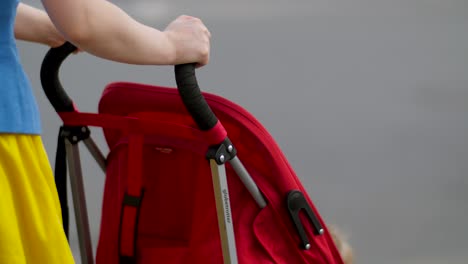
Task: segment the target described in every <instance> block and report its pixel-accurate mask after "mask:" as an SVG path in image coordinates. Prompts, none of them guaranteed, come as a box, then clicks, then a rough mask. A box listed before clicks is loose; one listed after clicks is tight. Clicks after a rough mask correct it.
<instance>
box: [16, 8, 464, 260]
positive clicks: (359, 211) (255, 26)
mask: <svg viewBox="0 0 468 264" xmlns="http://www.w3.org/2000/svg"><path fill="white" fill-rule="evenodd" d="M24 2H26V3H31V4H33V5H35V6H40V2H39V1H37V0H36V1H32V0H28V1H24ZM113 2H115V3H116V4H117V5H119V6H120V7H122V8H123V9H124V10H126V11H127V12H128V13H129V14H131V15H132V16H133V17H134V18H136V19H137V20H139V21H141V22H144V23H146V24H149V25H152V26H155V27H157V28H159V29H164V27H165V26H166V25H167V24H168V23H169V22H170V21H171V20H172V19H174V18H175V17H177V16H178V15H181V14H188V15H193V16H198V17H200V18H201V19H202V20H203V21H204V22H205V24H206V25H207V26H208V28H209V29H210V31H211V33H212V35H213V38H212V57H211V63H210V64H209V65H208V66H206V67H205V68H203V69H201V70H199V71H198V76H199V82H200V84H201V86H202V89H203V90H205V91H208V92H212V93H216V94H219V95H221V96H224V97H226V98H228V99H230V100H232V101H234V102H236V103H238V104H240V105H241V106H243V107H244V108H246V109H247V110H248V111H250V112H251V113H252V114H253V115H254V116H256V117H257V118H258V119H259V120H260V121H261V122H262V123H263V124H264V126H265V127H266V128H267V129H268V130H269V131H270V133H271V134H272V135H273V137H274V138H275V139H276V140H277V142H278V144H279V145H280V146H281V148H282V150H283V151H284V153H285V154H286V156H287V157H288V159H289V161H290V163H291V164H292V166H293V167H294V169H295V171H296V172H297V174H298V176H299V177H300V178H301V179H302V181H303V184H304V185H305V187H306V189H307V190H308V191H309V194H310V196H311V197H312V199H313V200H314V202H315V204H316V205H317V206H318V208H319V210H320V212H321V214H322V215H323V217H324V218H325V219H326V221H327V222H328V223H330V224H335V225H337V226H339V227H340V228H341V229H342V230H343V231H344V233H346V234H348V235H349V239H350V242H351V244H352V246H353V248H354V250H355V253H356V263H361V264H375V263H378V264H397V263H398V264H410V263H411V264H419V263H434V264H435V263H441V264H443V263H450V264H461V263H468V228H467V226H466V225H467V223H468V203H467V202H468V192H467V187H468V177H467V174H468V2H467V1H466V0H444V1H442V0H391V1H383V0H352V1H349V0H348V1H346V0H326V1H325V0H308V1H305V0H289V1H286V0H284V1H279V0H269V1H267V0H261V1H260V0H257V1H253V0H250V1H247V0H236V1H225V0H217V1H215V0H202V1H188V0H178V1H166V0H159V1H158V0H138V1H123V0H119V1H117V0H115V1H113ZM19 48H20V52H21V56H22V60H23V63H24V66H25V68H26V71H27V73H28V74H29V76H30V78H31V81H32V83H33V86H34V92H35V93H36V95H37V98H38V101H39V106H40V110H41V115H42V122H43V132H44V143H45V146H46V149H47V151H48V154H49V157H50V159H51V161H53V160H54V158H55V147H56V136H57V129H58V126H59V125H60V120H59V118H58V117H57V115H56V114H55V113H54V112H53V110H52V107H51V106H50V104H49V103H48V102H47V100H46V98H45V96H44V95H43V93H42V91H41V86H40V82H39V77H38V76H39V67H40V63H41V61H42V58H43V56H44V54H45V52H46V51H47V48H46V47H43V46H38V45H34V44H28V43H24V42H22V43H20V44H19ZM61 76H62V81H63V83H64V87H65V88H66V89H67V90H68V91H69V93H70V95H71V96H72V98H74V100H75V102H76V104H77V105H78V106H79V108H80V110H82V111H89V112H95V111H96V109H97V105H98V101H99V98H100V95H101V92H102V90H103V88H104V86H105V85H106V84H108V83H109V82H113V81H122V80H123V81H136V82H143V83H150V84H158V85H166V86H174V85H175V82H174V79H173V69H172V67H143V66H129V65H123V64H118V63H112V62H108V61H104V60H101V59H97V58H93V57H92V56H90V55H87V54H79V55H76V56H72V58H70V59H69V60H67V61H66V63H65V64H64V66H63V69H62V75H61ZM93 133H94V136H95V137H96V140H97V141H98V144H99V145H100V146H101V147H102V148H103V149H104V150H105V151H107V147H106V146H105V143H104V141H103V137H102V134H101V133H100V131H99V130H97V129H94V130H93ZM82 150H83V151H82V153H83V156H82V162H83V165H84V167H85V168H84V172H85V174H86V178H85V180H86V188H87V193H86V194H87V195H88V208H89V214H90V218H91V228H92V233H93V237H94V246H96V244H97V242H96V240H97V237H98V234H99V224H100V222H99V219H100V208H101V199H102V190H103V183H104V176H103V174H102V173H101V172H100V170H99V169H98V167H97V165H96V164H95V163H94V162H93V160H92V159H91V158H90V155H88V154H87V153H86V151H85V149H84V148H82ZM71 232H72V233H71V235H72V241H71V243H72V247H73V250H74V253H76V255H77V257H78V254H77V253H78V251H77V250H78V246H77V241H76V231H75V230H74V229H72V231H71Z"/></svg>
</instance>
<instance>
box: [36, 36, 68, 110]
mask: <svg viewBox="0 0 468 264" xmlns="http://www.w3.org/2000/svg"><path fill="white" fill-rule="evenodd" d="M75 50H76V47H75V46H73V44H71V43H69V42H66V43H65V44H63V45H62V46H60V47H58V48H52V49H50V50H49V51H48V52H47V54H46V56H45V58H44V60H43V61H42V66H41V83H42V88H43V89H44V92H45V94H46V96H47V98H48V99H49V101H50V103H51V104H52V106H53V107H54V109H55V111H56V112H73V111H74V107H73V102H72V100H71V99H70V97H68V95H67V93H66V92H65V90H64V89H63V87H62V84H61V83H60V80H59V69H60V66H61V65H62V62H63V61H64V60H65V59H66V58H67V57H68V55H70V54H71V53H73V52H74V51H75Z"/></svg>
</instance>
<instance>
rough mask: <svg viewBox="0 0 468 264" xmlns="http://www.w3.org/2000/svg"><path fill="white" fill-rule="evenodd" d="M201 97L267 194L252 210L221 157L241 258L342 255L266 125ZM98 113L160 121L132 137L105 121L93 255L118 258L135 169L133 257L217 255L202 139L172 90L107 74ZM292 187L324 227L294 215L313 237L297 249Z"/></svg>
mask: <svg viewBox="0 0 468 264" xmlns="http://www.w3.org/2000/svg"><path fill="white" fill-rule="evenodd" d="M204 96H205V99H206V101H207V102H208V104H209V105H210V107H211V109H212V110H213V112H214V113H215V115H216V116H217V117H218V118H219V120H220V121H221V123H222V124H223V125H224V127H225V128H226V131H227V132H228V136H229V138H230V139H231V141H232V142H233V144H234V146H236V148H237V151H238V157H239V159H240V160H242V162H243V163H244V166H245V167H246V169H247V171H248V172H249V173H250V174H251V176H252V178H253V180H254V181H255V182H256V183H257V185H258V187H259V189H260V191H261V192H262V194H263V195H264V197H265V199H266V201H267V203H268V205H267V206H266V207H265V208H263V209H260V208H259V207H258V206H257V204H256V203H255V201H254V199H253V198H252V197H251V195H250V193H249V192H248V191H247V190H246V188H245V187H244V185H243V184H242V183H241V181H240V180H239V178H238V176H237V175H236V174H235V172H234V171H233V169H232V168H231V167H230V165H229V164H226V171H227V178H228V183H229V193H230V195H231V197H230V202H231V210H232V219H233V223H234V232H235V238H236V246H237V255H238V260H239V263H294V264H296V263H297V264H299V263H329V264H342V263H343V262H342V260H341V258H340V256H339V253H338V251H337V249H336V247H335V245H334V244H333V240H332V238H331V236H330V233H329V232H328V230H327V228H326V226H325V223H324V222H323V220H322V218H321V217H320V216H319V214H318V212H317V209H316V208H315V206H314V205H313V204H312V201H311V200H310V198H309V197H308V195H307V193H306V190H305V189H304V188H303V186H302V184H301V182H300V181H299V179H298V178H297V176H296V175H295V173H294V171H293V170H292V168H291V166H290V165H289V163H288V161H287V160H286V158H285V156H284V155H283V154H282V152H281V150H280V149H279V147H278V146H277V144H276V143H275V141H274V140H273V138H272V137H271V136H270V135H269V133H268V132H267V131H266V130H265V129H264V128H263V126H262V125H261V124H260V123H259V122H258V121H257V120H256V119H255V118H254V117H253V116H252V115H250V114H249V113H248V112H247V111H245V110H244V109H242V108H241V107H239V106H238V105H236V104H234V103H232V102H230V101H228V100H226V99H223V98H221V97H219V96H215V95H212V94H207V93H204ZM99 113H100V114H111V115H118V116H127V117H128V116H130V117H135V119H137V118H146V119H151V120H153V121H154V122H156V123H159V124H160V125H161V129H160V131H159V130H158V129H157V127H156V128H155V131H156V132H157V133H151V134H145V135H143V134H140V135H138V136H136V137H135V135H131V134H128V133H127V132H123V131H119V130H115V129H104V134H105V137H106V141H107V143H108V145H109V148H110V153H109V156H108V159H107V176H106V182H105V190H104V199H103V208H102V220H101V233H100V239H99V244H98V249H97V256H96V262H97V263H98V264H99V263H101V264H104V263H119V252H120V249H119V245H120V244H119V243H118V241H119V239H120V238H119V235H120V234H122V230H120V224H121V218H122V215H121V214H122V200H123V199H124V194H125V192H127V189H128V188H132V186H129V184H130V185H134V183H133V182H132V177H133V176H132V174H133V173H139V171H140V173H141V176H142V177H141V181H142V182H141V185H142V187H143V190H144V194H143V199H142V201H141V207H140V211H139V213H138V225H137V227H136V229H135V230H134V232H135V234H136V241H121V242H122V243H121V244H133V242H135V243H136V252H135V253H136V256H137V260H138V263H171V264H172V263H174V264H175V263H204V264H206V263H223V257H222V250H221V242H220V238H219V231H218V224H217V216H216V207H215V200H214V192H213V185H212V182H211V171H210V166H209V163H208V161H207V159H206V157H205V155H206V151H207V149H208V147H209V143H208V142H209V141H208V140H207V139H206V137H204V136H203V132H201V131H199V130H198V129H196V125H195V124H194V122H193V121H192V118H191V117H190V115H189V114H188V112H187V111H186V109H185V107H184V105H183V103H182V101H181V99H180V96H179V94H178V92H177V89H174V88H164V87H156V86H149V85H142V84H134V83H113V84H110V85H108V87H107V88H106V89H105V91H104V93H103V96H102V98H101V101H100V104H99ZM165 124H167V125H168V126H166V127H165V128H164V129H163V127H164V125H165ZM135 125H136V126H137V125H138V122H135ZM137 130H138V129H137ZM143 130H144V129H143ZM143 130H142V131H143ZM135 139H137V140H140V141H142V143H143V145H142V148H141V149H140V150H138V149H136V150H135V149H134V147H132V143H131V142H134V141H135ZM129 142H130V144H129ZM132 148H133V150H132ZM137 152H139V153H140V154H135V153H137ZM138 158H141V159H139V161H138V160H137V161H134V162H133V163H132V162H130V163H129V159H130V160H132V159H133V160H135V159H138ZM131 164H140V165H141V166H140V168H137V167H135V165H131ZM129 166H130V167H134V168H129ZM128 177H130V179H129V178H128ZM137 178H138V177H137ZM137 185H138V183H137ZM291 190H299V191H301V192H302V193H303V194H304V195H305V196H306V198H307V201H308V202H309V204H310V205H311V207H312V210H313V212H314V213H315V214H316V216H317V217H318V220H319V221H320V223H321V224H322V226H323V228H324V231H325V232H324V234H323V235H315V234H314V233H313V228H312V225H311V224H310V222H308V221H306V220H305V219H306V218H305V217H303V216H302V215H301V217H303V221H302V223H303V225H304V227H305V230H306V233H307V236H308V238H309V240H310V242H311V248H310V249H309V250H303V249H301V248H300V246H299V245H300V240H299V236H298V234H297V231H296V229H295V227H294V225H293V222H292V221H291V218H290V216H289V214H288V211H287V206H286V196H287V194H288V192H289V191H291ZM134 213H136V212H134ZM123 221H126V220H125V219H124V220H123ZM124 240H125V238H124Z"/></svg>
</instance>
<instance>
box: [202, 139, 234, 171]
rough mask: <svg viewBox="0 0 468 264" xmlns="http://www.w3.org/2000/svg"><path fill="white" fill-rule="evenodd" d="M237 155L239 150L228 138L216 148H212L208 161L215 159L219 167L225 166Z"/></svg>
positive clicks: (209, 150)
mask: <svg viewBox="0 0 468 264" xmlns="http://www.w3.org/2000/svg"><path fill="white" fill-rule="evenodd" d="M236 155H237V150H236V148H235V147H234V145H232V142H231V140H229V138H227V137H226V139H224V141H223V142H222V143H221V144H219V145H215V146H211V147H210V148H209V149H208V153H207V154H206V158H207V159H214V160H216V163H218V165H223V164H225V163H226V162H228V161H230V160H231V159H233V158H234V157H235V156H236Z"/></svg>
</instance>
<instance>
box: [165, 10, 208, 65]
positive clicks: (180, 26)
mask: <svg viewBox="0 0 468 264" xmlns="http://www.w3.org/2000/svg"><path fill="white" fill-rule="evenodd" d="M164 33H165V34H166V36H167V37H168V38H169V41H170V43H171V44H172V46H173V49H174V53H175V56H174V64H182V63H190V62H197V65H198V66H199V67H201V66H204V65H206V64H208V62H209V59H210V38H211V34H210V32H209V31H208V29H207V28H206V26H205V25H204V24H203V22H202V21H201V20H200V19H198V18H195V17H191V16H180V17H178V18H177V19H176V20H174V21H173V22H171V23H170V24H169V25H168V26H167V28H166V29H165V30H164Z"/></svg>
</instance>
